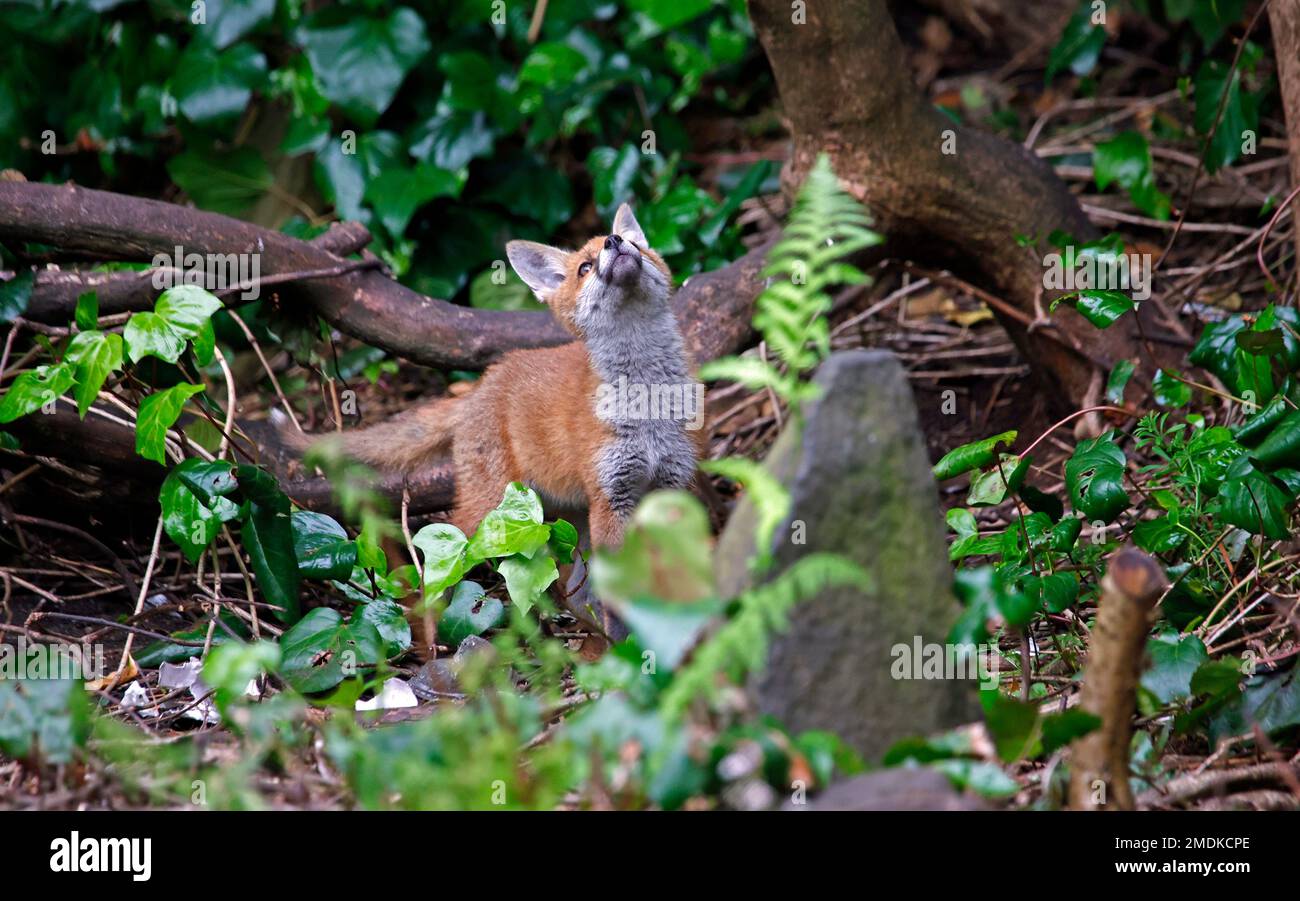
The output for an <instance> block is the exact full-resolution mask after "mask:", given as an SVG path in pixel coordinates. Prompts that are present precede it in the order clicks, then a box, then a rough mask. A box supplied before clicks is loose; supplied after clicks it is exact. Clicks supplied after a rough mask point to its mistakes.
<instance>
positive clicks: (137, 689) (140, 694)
mask: <svg viewBox="0 0 1300 901" xmlns="http://www.w3.org/2000/svg"><path fill="white" fill-rule="evenodd" d="M150 703H152V702H151V700H150V698H149V690H148V689H147V688H145V687H144V683H143V682H141V681H140V680H139V679H137V680H135V681H134V682H132V683H131V684H130V685H128V686H127V687H126V691H125V692H124V693H123V694H122V706H123V707H129V708H135V707H145V708H146V709H143V710H141V711H140V715H141V716H157V715H158V708H157V707H146V705H148V704H150Z"/></svg>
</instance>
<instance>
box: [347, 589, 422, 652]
mask: <svg viewBox="0 0 1300 901" xmlns="http://www.w3.org/2000/svg"><path fill="white" fill-rule="evenodd" d="M353 621H354V622H357V623H369V624H370V625H372V626H374V627H375V631H376V632H378V633H379V637H380V638H382V639H383V640H384V656H385V657H396V656H397V655H398V654H401V653H403V652H405V651H406V650H407V649H408V648H410V646H411V624H410V623H409V622H407V620H406V611H405V610H403V609H402V605H401V604H398V603H397V602H395V601H390V600H385V599H383V598H381V599H379V600H375V601H371V602H370V603H368V604H362V605H361V607H360V609H358V610H357V612H356V614H355V615H354V617H353Z"/></svg>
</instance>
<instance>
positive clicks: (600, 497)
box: [588, 491, 624, 550]
mask: <svg viewBox="0 0 1300 901" xmlns="http://www.w3.org/2000/svg"><path fill="white" fill-rule="evenodd" d="M589 505H590V506H589V512H588V520H589V522H590V524H591V546H592V549H593V550H594V549H595V548H598V547H609V548H614V547H618V546H619V545H620V544H622V543H623V519H624V518H623V517H622V516H621V515H619V514H618V513H616V512H615V511H614V508H613V507H612V506H610V503H609V500H608V499H607V498H606V497H605V494H604V492H602V491H595V492H593V496H592V498H591V500H590V502H589Z"/></svg>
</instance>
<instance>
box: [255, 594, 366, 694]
mask: <svg viewBox="0 0 1300 901" xmlns="http://www.w3.org/2000/svg"><path fill="white" fill-rule="evenodd" d="M384 651H385V642H384V639H383V637H382V636H381V635H380V634H379V631H378V630H377V629H376V628H375V626H374V625H373V624H372V623H369V622H365V621H363V620H361V619H360V618H359V615H358V616H357V617H354V618H353V622H352V623H348V624H345V623H344V622H343V615H342V614H340V613H339V612H338V611H337V610H335V609H333V608H332V607H317V608H316V609H314V610H311V611H308V613H307V615H306V616H304V617H303V618H302V619H300V620H298V622H297V623H296V624H294V625H293V627H292V628H290V629H288V630H286V631H285V633H284V635H282V636H280V672H281V675H283V676H284V678H285V681H286V682H288V683H289V685H291V686H292V687H293V688H294V689H295V690H297V691H300V692H303V693H304V694H311V693H314V692H321V691H328V690H329V689H331V688H333V687H334V686H336V685H338V684H339V683H340V682H342V681H343V679H344V678H345V677H347V676H350V675H352V669H353V667H362V666H371V665H374V664H376V663H378V662H379V661H380V660H383V659H385V657H384Z"/></svg>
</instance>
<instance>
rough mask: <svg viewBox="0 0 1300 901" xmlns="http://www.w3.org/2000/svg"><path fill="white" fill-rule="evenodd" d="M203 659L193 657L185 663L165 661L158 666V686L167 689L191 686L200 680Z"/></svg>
mask: <svg viewBox="0 0 1300 901" xmlns="http://www.w3.org/2000/svg"><path fill="white" fill-rule="evenodd" d="M202 671H203V661H202V660H200V659H199V658H198V657H191V658H190V659H189V660H186V661H185V662H184V663H181V664H175V663H164V664H162V665H161V666H159V667H158V687H159V688H166V689H173V690H174V689H177V688H189V687H190V686H192V685H194V683H196V682H198V681H199V673H201V672H202Z"/></svg>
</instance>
